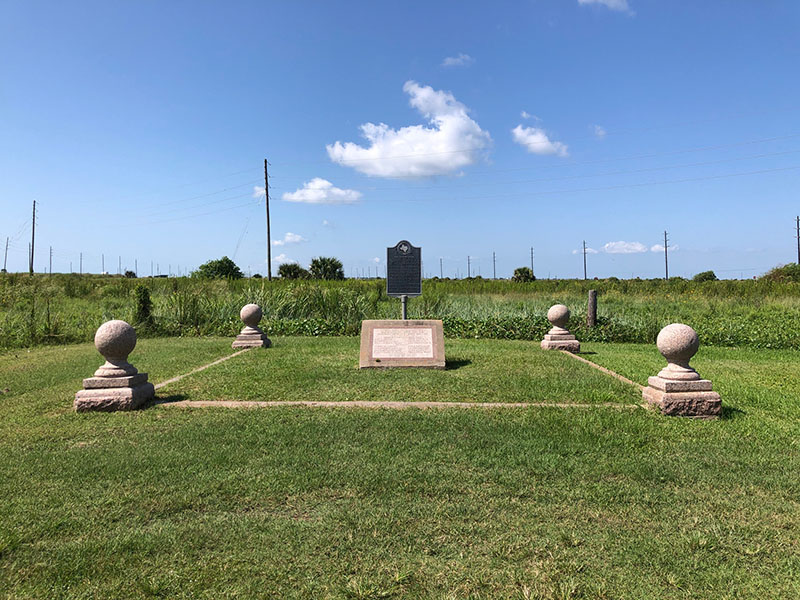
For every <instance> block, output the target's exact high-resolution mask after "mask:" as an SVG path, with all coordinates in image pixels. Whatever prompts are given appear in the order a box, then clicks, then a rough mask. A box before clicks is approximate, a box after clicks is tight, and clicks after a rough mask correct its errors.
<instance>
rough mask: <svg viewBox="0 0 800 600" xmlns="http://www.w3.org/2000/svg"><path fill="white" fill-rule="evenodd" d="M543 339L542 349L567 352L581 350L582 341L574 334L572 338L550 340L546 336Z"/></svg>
mask: <svg viewBox="0 0 800 600" xmlns="http://www.w3.org/2000/svg"><path fill="white" fill-rule="evenodd" d="M544 337H545V339H543V340H542V350H566V351H567V352H580V351H581V343H580V342H579V341H578V340H576V339H575V336H572V339H571V340H548V339H547V337H548V336H544Z"/></svg>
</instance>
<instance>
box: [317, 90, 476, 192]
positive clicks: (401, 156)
mask: <svg viewBox="0 0 800 600" xmlns="http://www.w3.org/2000/svg"><path fill="white" fill-rule="evenodd" d="M403 91H404V92H405V93H407V94H408V95H409V96H410V100H409V103H410V104H411V106H412V107H414V108H415V109H417V110H418V111H419V113H420V114H421V115H422V116H424V117H425V118H426V119H428V123H429V126H427V127H426V126H424V125H409V126H407V127H401V128H400V129H392V128H391V127H389V126H388V125H387V124H385V123H379V124H377V125H376V124H374V123H365V124H363V125H361V127H360V129H361V134H362V135H363V137H364V138H365V139H366V140H367V141H368V142H369V146H368V147H364V146H359V145H358V144H354V143H352V142H345V143H342V142H338V141H337V142H336V143H334V144H330V145H328V146H326V149H327V151H328V156H329V157H330V159H331V160H332V161H333V162H335V163H338V164H340V165H344V166H347V167H352V168H353V169H355V170H356V171H359V172H361V173H364V174H365V175H371V176H373V177H390V178H391V177H431V176H434V175H446V174H449V173H454V172H456V171H458V170H459V169H461V168H462V167H466V166H469V165H471V164H474V163H475V162H477V161H478V159H479V158H480V157H481V155H482V154H483V152H484V151H485V150H486V149H487V148H488V147H489V145H490V144H491V142H492V138H491V136H490V135H489V133H488V132H486V131H484V130H482V129H481V128H480V126H479V125H478V124H477V123H476V122H475V121H473V120H472V119H471V118H470V117H469V115H468V113H469V110H468V109H467V107H466V106H464V105H463V104H461V102H459V101H458V100H456V99H455V97H454V96H453V94H451V93H450V92H444V91H440V90H434V89H433V88H432V87H430V86H422V85H419V84H418V83H417V82H416V81H407V82H406V83H405V85H404V86H403Z"/></svg>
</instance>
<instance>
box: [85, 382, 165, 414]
mask: <svg viewBox="0 0 800 600" xmlns="http://www.w3.org/2000/svg"><path fill="white" fill-rule="evenodd" d="M154 396H155V388H154V387H153V384H152V383H143V384H141V385H137V386H136V387H125V388H97V389H89V390H81V391H80V392H78V393H77V394H75V403H74V406H75V410H76V411H77V412H89V411H102V412H113V411H117V410H135V409H137V408H139V407H141V406H142V405H143V404H144V403H145V402H147V401H148V400H150V399H151V398H153V397H154Z"/></svg>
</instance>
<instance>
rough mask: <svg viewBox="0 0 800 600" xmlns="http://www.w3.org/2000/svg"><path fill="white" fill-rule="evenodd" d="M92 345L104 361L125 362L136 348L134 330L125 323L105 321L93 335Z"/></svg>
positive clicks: (116, 320) (117, 320)
mask: <svg viewBox="0 0 800 600" xmlns="http://www.w3.org/2000/svg"><path fill="white" fill-rule="evenodd" d="M94 345H95V347H96V348H97V351H98V352H99V353H100V354H102V355H103V357H105V358H106V359H108V358H116V359H122V360H125V359H127V358H128V355H129V354H130V353H131V352H133V349H134V348H135V347H136V330H135V329H134V328H133V327H131V326H130V325H128V324H127V323H126V322H125V321H120V320H119V319H115V320H113V321H106V322H105V323H103V324H102V325H100V327H99V328H98V330H97V333H95V334H94Z"/></svg>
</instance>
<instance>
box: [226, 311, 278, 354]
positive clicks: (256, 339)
mask: <svg viewBox="0 0 800 600" xmlns="http://www.w3.org/2000/svg"><path fill="white" fill-rule="evenodd" d="M262 316H264V314H263V312H262V311H261V307H260V306H259V305H258V304H246V305H244V306H243V307H242V310H241V311H240V312H239V317H240V318H241V319H242V321H243V322H244V328H242V331H241V332H240V333H239V335H237V336H236V339H235V340H234V342H233V344H231V347H232V348H234V349H239V348H269V347H270V346H271V345H272V342H270V341H269V338H268V337H267V334H266V333H264V332H263V331H261V329H259V327H258V324H259V322H260V321H261V317H262Z"/></svg>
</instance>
